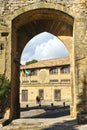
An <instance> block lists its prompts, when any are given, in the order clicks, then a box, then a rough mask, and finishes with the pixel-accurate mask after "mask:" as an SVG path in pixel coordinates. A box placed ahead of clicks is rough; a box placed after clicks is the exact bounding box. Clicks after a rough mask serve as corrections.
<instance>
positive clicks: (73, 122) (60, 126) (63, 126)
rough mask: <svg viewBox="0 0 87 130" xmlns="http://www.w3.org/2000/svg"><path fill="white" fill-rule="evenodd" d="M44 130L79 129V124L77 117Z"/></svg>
mask: <svg viewBox="0 0 87 130" xmlns="http://www.w3.org/2000/svg"><path fill="white" fill-rule="evenodd" d="M42 130H78V125H77V123H76V119H72V120H70V121H69V120H68V121H63V122H57V123H55V124H53V125H50V126H49V127H46V128H43V129H42Z"/></svg>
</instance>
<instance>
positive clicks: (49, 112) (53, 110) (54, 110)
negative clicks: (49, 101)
mask: <svg viewBox="0 0 87 130" xmlns="http://www.w3.org/2000/svg"><path fill="white" fill-rule="evenodd" d="M39 110H42V111H44V112H42V113H37V114H35V115H33V114H31V111H32V113H33V111H39ZM24 112H26V114H24V116H22V117H21V118H57V117H61V116H67V115H70V106H65V107H63V106H41V107H39V106H36V107H30V108H24V109H23V108H22V109H21V113H24ZM29 113H30V115H29Z"/></svg>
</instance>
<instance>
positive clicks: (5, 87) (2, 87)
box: [0, 74, 10, 113]
mask: <svg viewBox="0 0 87 130" xmlns="http://www.w3.org/2000/svg"><path fill="white" fill-rule="evenodd" d="M9 105H10V82H9V80H8V79H7V78H6V77H5V75H4V74H0V109H1V112H2V113H4V111H5V108H6V107H9Z"/></svg>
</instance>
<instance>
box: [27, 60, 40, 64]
mask: <svg viewBox="0 0 87 130" xmlns="http://www.w3.org/2000/svg"><path fill="white" fill-rule="evenodd" d="M36 62H38V61H37V60H35V59H33V60H32V61H28V62H26V63H25V65H29V64H33V63H36Z"/></svg>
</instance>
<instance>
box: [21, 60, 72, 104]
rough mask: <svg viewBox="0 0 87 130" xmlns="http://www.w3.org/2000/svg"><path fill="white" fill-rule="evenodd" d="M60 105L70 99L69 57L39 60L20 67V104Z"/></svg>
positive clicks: (67, 102)
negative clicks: (39, 99)
mask: <svg viewBox="0 0 87 130" xmlns="http://www.w3.org/2000/svg"><path fill="white" fill-rule="evenodd" d="M36 96H39V97H40V98H41V104H42V105H50V104H51V103H53V104H54V105H61V104H63V102H65V103H66V104H70V101H71V74H70V59H69V58H56V59H49V60H43V61H39V62H37V63H34V64H30V65H22V66H21V68H20V105H21V106H26V105H29V106H31V105H36Z"/></svg>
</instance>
